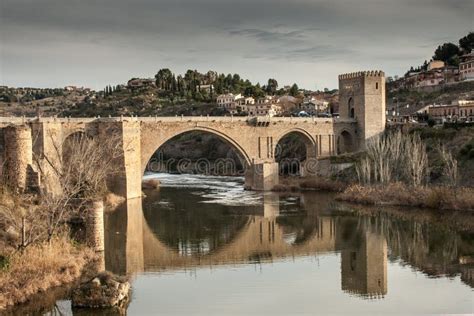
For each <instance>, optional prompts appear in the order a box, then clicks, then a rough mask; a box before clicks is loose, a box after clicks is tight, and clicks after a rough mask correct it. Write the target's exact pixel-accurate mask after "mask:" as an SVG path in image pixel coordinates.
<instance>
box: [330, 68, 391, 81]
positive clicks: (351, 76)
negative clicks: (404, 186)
mask: <svg viewBox="0 0 474 316" xmlns="http://www.w3.org/2000/svg"><path fill="white" fill-rule="evenodd" d="M384 76H385V73H384V72H383V71H381V70H370V71H358V72H352V73H347V74H342V75H339V80H345V79H357V78H361V77H384Z"/></svg>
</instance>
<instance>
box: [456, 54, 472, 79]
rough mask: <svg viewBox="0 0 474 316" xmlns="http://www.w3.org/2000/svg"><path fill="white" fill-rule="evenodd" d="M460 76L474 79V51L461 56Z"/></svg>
mask: <svg viewBox="0 0 474 316" xmlns="http://www.w3.org/2000/svg"><path fill="white" fill-rule="evenodd" d="M459 77H460V79H461V80H474V51H471V52H470V53H469V54H466V55H463V56H461V62H460V63H459Z"/></svg>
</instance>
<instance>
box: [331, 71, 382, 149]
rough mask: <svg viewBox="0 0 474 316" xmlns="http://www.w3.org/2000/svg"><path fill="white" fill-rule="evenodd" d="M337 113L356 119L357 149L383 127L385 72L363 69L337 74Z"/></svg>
mask: <svg viewBox="0 0 474 316" xmlns="http://www.w3.org/2000/svg"><path fill="white" fill-rule="evenodd" d="M339 115H340V117H341V118H342V119H350V118H353V119H356V120H357V131H356V133H357V139H358V142H359V145H360V148H363V147H364V146H365V143H366V141H367V140H368V139H370V138H372V137H374V136H377V135H379V134H381V133H382V132H383V131H384V130H385V74H384V73H383V71H363V72H356V73H350V74H344V75H340V76H339Z"/></svg>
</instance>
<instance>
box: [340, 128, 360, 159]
mask: <svg viewBox="0 0 474 316" xmlns="http://www.w3.org/2000/svg"><path fill="white" fill-rule="evenodd" d="M355 148H356V147H355V138H354V136H353V135H352V134H351V133H350V132H349V131H347V130H343V131H342V132H341V133H340V134H339V136H338V137H337V154H338V155H340V154H344V153H350V152H354V151H355Z"/></svg>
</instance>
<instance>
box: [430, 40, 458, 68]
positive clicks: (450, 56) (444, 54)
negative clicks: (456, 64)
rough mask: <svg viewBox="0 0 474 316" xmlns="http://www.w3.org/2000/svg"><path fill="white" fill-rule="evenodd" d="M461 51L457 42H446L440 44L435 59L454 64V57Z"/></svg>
mask: <svg viewBox="0 0 474 316" xmlns="http://www.w3.org/2000/svg"><path fill="white" fill-rule="evenodd" d="M459 53H460V51H459V47H458V46H457V45H456V44H453V43H444V44H443V45H441V46H438V48H437V49H436V51H435V53H434V55H433V59H434V60H442V61H444V62H445V63H448V64H450V65H452V64H453V60H454V57H455V56H458V55H459Z"/></svg>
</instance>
